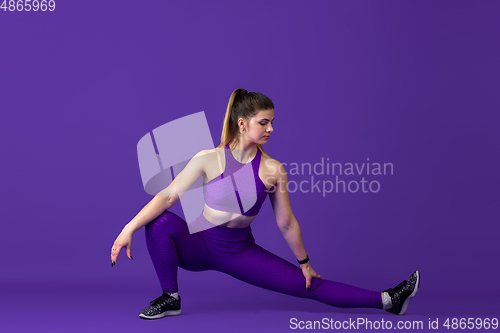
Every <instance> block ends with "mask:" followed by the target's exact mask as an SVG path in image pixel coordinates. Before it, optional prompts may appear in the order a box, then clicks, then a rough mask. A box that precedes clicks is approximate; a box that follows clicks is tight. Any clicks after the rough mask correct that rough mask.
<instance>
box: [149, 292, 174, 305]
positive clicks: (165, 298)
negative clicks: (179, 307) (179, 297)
mask: <svg viewBox="0 0 500 333" xmlns="http://www.w3.org/2000/svg"><path fill="white" fill-rule="evenodd" d="M169 298H174V297H173V296H171V295H170V294H169V293H163V294H162V295H161V296H159V297H157V298H155V299H154V300H152V301H151V302H149V305H156V304H160V303H163V302H165V301H168V299H169Z"/></svg>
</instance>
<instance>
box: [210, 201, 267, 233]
mask: <svg viewBox="0 0 500 333" xmlns="http://www.w3.org/2000/svg"><path fill="white" fill-rule="evenodd" d="M203 216H204V217H205V218H206V219H207V220H208V221H209V222H211V223H213V224H216V225H220V226H223V227H228V228H246V227H248V226H249V225H250V223H252V221H253V220H254V219H255V217H256V216H257V215H254V216H245V215H241V214H238V213H231V212H223V211H220V210H217V209H213V208H211V207H208V206H207V204H205V208H204V209H203Z"/></svg>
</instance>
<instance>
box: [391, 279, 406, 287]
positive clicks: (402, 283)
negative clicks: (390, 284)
mask: <svg viewBox="0 0 500 333" xmlns="http://www.w3.org/2000/svg"><path fill="white" fill-rule="evenodd" d="M407 282H408V281H406V280H403V281H401V283H400V284H398V285H397V286H395V287H394V288H392V289H398V288H399V287H403V286H405V285H406V283H407Z"/></svg>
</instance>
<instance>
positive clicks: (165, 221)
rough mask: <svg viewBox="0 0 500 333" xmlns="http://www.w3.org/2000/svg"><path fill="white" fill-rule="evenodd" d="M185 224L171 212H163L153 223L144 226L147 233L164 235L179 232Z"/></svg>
mask: <svg viewBox="0 0 500 333" xmlns="http://www.w3.org/2000/svg"><path fill="white" fill-rule="evenodd" d="M183 224H186V222H185V221H184V220H183V219H182V218H180V217H179V216H178V215H176V214H175V213H172V212H171V211H168V210H166V211H164V212H163V213H161V214H160V215H159V216H158V217H157V218H155V219H154V220H153V221H151V222H149V223H148V224H146V232H147V233H155V234H156V233H164V232H170V233H173V232H176V231H179V230H180V229H181V228H182V227H183Z"/></svg>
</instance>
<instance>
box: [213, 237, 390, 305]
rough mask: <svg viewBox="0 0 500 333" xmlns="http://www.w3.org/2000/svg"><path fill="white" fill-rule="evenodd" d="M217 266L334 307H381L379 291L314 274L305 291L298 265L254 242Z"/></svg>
mask: <svg viewBox="0 0 500 333" xmlns="http://www.w3.org/2000/svg"><path fill="white" fill-rule="evenodd" d="M217 270H218V271H221V272H224V273H226V274H229V275H231V276H233V277H235V278H237V279H239V280H242V281H244V282H247V283H250V284H252V285H255V286H258V287H261V288H265V289H269V290H273V291H276V292H279V293H283V294H287V295H292V296H296V297H301V298H311V299H315V300H317V301H320V302H323V303H326V304H329V305H333V306H336V307H341V308H379V309H382V298H381V293H380V292H379V291H371V290H367V289H362V288H358V287H355V286H351V285H348V284H345V283H341V282H334V281H329V280H325V279H318V278H313V279H312V280H311V289H310V291H307V289H306V279H305V277H304V275H303V274H302V270H301V269H300V268H299V267H297V266H295V265H293V264H292V263H290V262H288V261H286V260H285V259H283V258H281V257H278V256H277V255H275V254H273V253H271V252H269V251H267V250H265V249H264V248H262V247H261V246H259V245H257V244H254V245H252V246H251V247H249V248H247V249H245V250H244V251H242V252H240V253H238V254H237V255H235V256H230V257H222V258H221V262H220V264H219V267H218V268H217Z"/></svg>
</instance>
